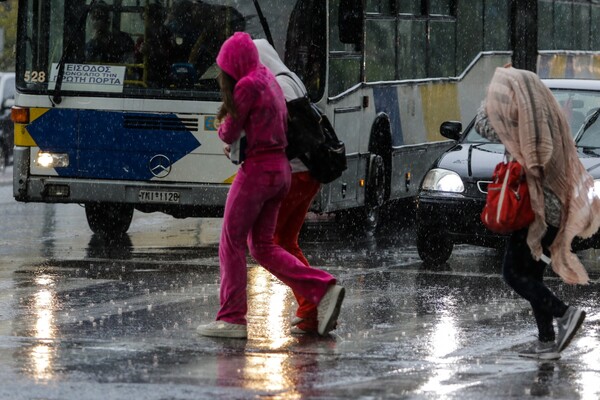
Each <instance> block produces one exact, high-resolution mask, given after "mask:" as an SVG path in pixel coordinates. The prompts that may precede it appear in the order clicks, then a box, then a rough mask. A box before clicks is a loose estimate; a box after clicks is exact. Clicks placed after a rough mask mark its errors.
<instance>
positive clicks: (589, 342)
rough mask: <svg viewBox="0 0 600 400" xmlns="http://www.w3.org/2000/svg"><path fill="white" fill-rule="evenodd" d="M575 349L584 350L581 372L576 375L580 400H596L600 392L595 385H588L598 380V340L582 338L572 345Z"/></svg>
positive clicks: (599, 367) (599, 352) (599, 348)
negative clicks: (579, 389)
mask: <svg viewBox="0 0 600 400" xmlns="http://www.w3.org/2000/svg"><path fill="white" fill-rule="evenodd" d="M574 344H575V345H576V346H577V347H580V348H583V349H586V351H585V352H583V354H581V363H582V367H583V366H585V367H583V368H582V370H583V371H582V372H581V373H580V374H578V379H577V380H578V385H577V386H578V387H579V388H581V392H580V396H581V397H580V399H581V400H592V399H594V400H596V399H598V398H600V390H599V389H598V386H596V385H590V384H589V383H590V382H594V381H596V379H598V373H597V372H595V371H598V369H600V343H598V339H596V338H595V337H590V336H582V337H581V338H580V339H578V340H576V341H575V343H574Z"/></svg>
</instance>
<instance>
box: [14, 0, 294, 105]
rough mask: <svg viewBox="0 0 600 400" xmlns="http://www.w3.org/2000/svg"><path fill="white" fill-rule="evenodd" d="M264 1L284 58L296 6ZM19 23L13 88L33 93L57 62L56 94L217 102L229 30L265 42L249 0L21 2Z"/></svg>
mask: <svg viewBox="0 0 600 400" xmlns="http://www.w3.org/2000/svg"><path fill="white" fill-rule="evenodd" d="M260 3H261V2H260V1H259V4H260ZM263 3H265V2H263ZM268 3H271V6H270V7H266V4H265V5H263V7H262V13H263V14H264V16H265V19H266V20H267V22H268V26H269V28H270V31H271V34H272V37H273V39H274V42H275V47H276V49H277V50H278V52H279V54H280V56H281V57H282V59H285V57H286V54H285V53H286V47H287V48H288V49H290V48H293V47H297V46H294V43H291V44H290V43H286V36H287V35H288V34H289V32H288V30H289V29H288V23H289V22H290V18H291V17H293V16H292V14H293V13H294V9H295V8H296V7H297V4H296V3H297V2H296V1H293V0H287V1H278V2H277V6H276V7H273V6H272V2H268ZM19 18H20V24H19V29H20V31H19V35H20V40H19V46H20V48H19V51H18V52H17V53H18V59H17V87H18V88H19V90H20V91H21V92H24V93H33V94H51V93H52V92H53V91H54V90H55V89H56V88H57V86H58V85H57V77H58V76H59V69H60V66H61V64H62V68H63V71H62V72H61V74H60V75H62V77H61V78H59V80H60V81H61V82H60V83H61V85H60V89H61V94H62V95H68V96H78V95H79V96H80V95H90V94H92V93H93V94H94V95H101V96H106V97H108V96H114V97H142V98H144V97H146V98H190V99H216V98H218V95H219V87H218V83H217V80H216V78H217V75H218V72H219V71H218V68H217V67H216V64H215V58H216V55H217V53H218V51H219V49H220V47H221V44H222V43H223V42H224V41H225V40H226V39H227V38H228V37H229V36H230V35H231V34H233V32H235V31H246V32H248V33H249V34H250V35H251V36H252V37H253V38H265V37H266V36H265V32H264V29H263V26H262V25H261V22H260V19H259V17H258V13H257V9H256V7H255V5H254V2H253V1H252V0H206V1H199V0H195V1H191V0H158V1H157V0H152V1H150V0H99V1H98V0H49V1H38V0H22V1H21V4H20V13H19ZM300 40H302V39H301V38H300ZM291 51H292V52H294V53H298V50H297V49H296V50H294V49H292V50H291ZM300 72H301V71H300Z"/></svg>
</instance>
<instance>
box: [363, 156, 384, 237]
mask: <svg viewBox="0 0 600 400" xmlns="http://www.w3.org/2000/svg"><path fill="white" fill-rule="evenodd" d="M386 184H387V182H386V173H385V163H384V162H383V157H381V156H380V155H378V154H373V155H371V160H370V162H369V171H368V175H367V187H366V189H365V206H364V207H363V214H364V216H363V217H364V218H363V222H364V228H365V230H366V231H367V232H375V230H376V229H377V226H378V225H379V214H380V212H381V207H382V206H383V203H384V202H385V192H386Z"/></svg>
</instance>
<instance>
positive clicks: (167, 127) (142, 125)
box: [123, 114, 198, 132]
mask: <svg viewBox="0 0 600 400" xmlns="http://www.w3.org/2000/svg"><path fill="white" fill-rule="evenodd" d="M123 127H124V128H127V129H145V130H152V131H190V132H196V131H197V130H198V118H193V117H188V118H181V117H177V116H175V115H127V114H126V115H125V116H124V120H123Z"/></svg>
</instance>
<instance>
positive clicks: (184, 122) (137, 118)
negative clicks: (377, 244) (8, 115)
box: [12, 0, 599, 235]
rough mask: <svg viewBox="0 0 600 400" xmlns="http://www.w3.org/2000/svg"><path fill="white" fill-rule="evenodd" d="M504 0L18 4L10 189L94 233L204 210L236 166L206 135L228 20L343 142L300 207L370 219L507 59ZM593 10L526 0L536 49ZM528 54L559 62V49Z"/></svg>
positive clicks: (51, 0)
mask: <svg viewBox="0 0 600 400" xmlns="http://www.w3.org/2000/svg"><path fill="white" fill-rule="evenodd" d="M509 3H510V2H506V1H502V0H478V1H475V0H469V1H460V0H410V1H404V0H397V1H396V0H278V1H276V2H274V1H266V0H252V1H251V0H203V1H199V0H195V1H191V0H43V1H42V0H19V1H18V33H17V34H18V38H17V49H16V87H17V94H16V97H15V106H14V107H13V109H12V119H13V121H14V123H15V147H14V157H13V158H14V167H13V193H14V197H15V199H16V200H18V201H22V202H44V203H76V204H82V205H83V206H84V208H85V215H86V217H87V221H88V223H89V226H90V228H91V230H92V231H93V232H95V233H99V234H107V235H113V234H123V233H125V232H127V230H128V229H129V226H130V223H131V220H132V216H133V213H134V210H137V211H139V212H163V213H166V214H169V215H172V216H173V217H176V218H186V217H219V216H221V215H222V212H223V207H224V203H225V199H226V196H227V192H228V189H229V185H230V184H231V182H232V181H233V179H234V178H235V175H236V171H237V166H236V165H234V164H232V163H231V162H230V161H229V160H228V159H227V158H226V157H225V156H224V155H223V151H222V143H221V142H220V140H219V138H218V135H217V123H216V120H215V116H216V114H217V111H218V109H219V106H220V92H219V86H218V83H217V76H218V73H219V71H218V68H217V67H216V65H215V57H216V54H217V52H218V50H219V48H220V45H221V44H222V43H223V41H224V40H226V38H227V37H229V36H230V35H231V34H232V33H233V32H235V31H246V32H248V33H249V34H250V35H251V36H252V37H254V38H267V39H269V40H270V41H272V43H273V44H274V47H275V48H276V50H277V51H278V53H279V54H280V56H281V58H282V60H284V61H285V63H286V64H287V65H288V67H289V68H290V69H291V70H293V71H294V72H296V73H297V74H298V75H299V76H300V77H301V78H302V79H303V81H304V83H305V85H306V87H307V89H308V92H309V96H310V98H311V100H312V101H313V102H315V103H316V104H317V105H318V106H319V107H320V108H321V109H322V111H323V112H324V113H325V115H327V117H328V118H329V119H330V120H331V121H332V122H333V125H334V127H335V130H336V132H337V134H338V136H339V138H340V139H341V140H342V141H344V143H345V145H346V152H347V161H348V162H347V164H348V168H347V170H346V171H345V172H344V174H343V175H342V176H341V177H340V178H338V179H337V180H335V181H334V182H331V183H330V184H327V185H324V186H323V187H322V189H321V191H320V192H319V194H318V195H317V197H316V199H315V201H314V204H313V206H312V210H313V211H315V212H317V213H338V214H339V215H342V216H344V218H352V220H353V221H356V222H357V223H358V224H361V225H364V226H365V227H369V228H373V227H374V226H375V225H376V223H377V220H378V215H379V210H381V208H382V207H383V206H385V205H387V204H394V202H395V201H396V200H401V199H411V198H414V197H415V196H416V194H417V191H418V188H419V184H420V182H421V180H422V178H423V176H424V174H425V173H426V172H427V170H428V168H429V166H430V165H431V164H432V163H433V161H434V160H435V159H436V158H437V157H438V156H439V154H441V153H442V152H443V151H444V150H446V149H447V148H448V147H449V146H450V143H449V142H448V141H447V140H445V139H444V138H443V137H442V136H441V135H440V134H439V125H440V123H441V122H442V121H446V120H461V121H463V122H466V121H467V120H468V119H469V118H470V117H471V116H472V115H473V113H474V111H475V110H476V108H477V106H478V104H479V102H480V101H481V99H482V98H483V96H484V93H485V85H486V83H487V82H488V81H489V79H490V78H491V76H492V74H493V71H494V69H495V68H496V67H498V66H502V65H504V64H505V63H506V62H508V61H510V51H509V50H510V32H509V27H508V21H509V15H510V5H509ZM598 7H599V5H597V4H595V3H593V2H590V1H570V2H569V1H550V0H547V1H540V2H539V8H540V13H539V14H540V24H542V23H543V24H544V26H547V29H546V30H545V31H544V35H543V36H542V37H541V42H540V48H542V46H544V47H543V48H544V49H545V50H549V51H551V50H556V49H560V50H571V49H577V50H584V51H593V50H595V49H596V48H597V47H598V40H599V39H597V38H596V37H595V35H593V34H592V33H593V32H596V29H595V27H596V24H597V22H596V21H597V20H598V18H595V17H596V16H598V13H599V10H598ZM565 24H569V26H570V27H576V29H578V30H582V32H583V33H582V32H579V31H574V30H573V29H575V28H573V29H571V30H568V31H563V29H564V28H565ZM586 29H587V31H586ZM548 32H550V34H548ZM582 37H585V39H581V38H582ZM544 41H545V42H544ZM546 57H547V59H548V60H550V61H548V62H547V63H546V64H545V65H546V70H547V71H557V70H560V68H558V69H557V67H556V65H559V64H560V63H561V62H562V61H561V60H564V59H565V55H564V54H563V55H558V56H557V58H553V56H552V55H551V54H546ZM561 57H562V58H561ZM586 57H587V56H586Z"/></svg>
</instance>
